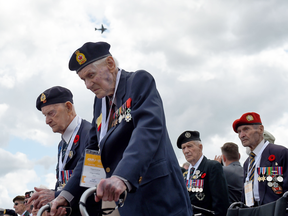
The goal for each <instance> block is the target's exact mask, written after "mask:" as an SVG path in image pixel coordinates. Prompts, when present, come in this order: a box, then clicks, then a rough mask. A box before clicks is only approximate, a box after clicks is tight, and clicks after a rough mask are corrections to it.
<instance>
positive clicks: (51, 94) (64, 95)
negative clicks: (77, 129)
mask: <svg viewBox="0 0 288 216" xmlns="http://www.w3.org/2000/svg"><path fill="white" fill-rule="evenodd" d="M67 101H70V102H71V103H72V104H73V95H72V93H71V91H70V90H69V89H67V88H64V87H61V86H54V87H52V88H49V89H47V90H46V91H44V92H43V93H42V94H40V95H39V96H38V98H37V100H36V107H37V109H38V110H40V111H41V108H42V107H44V106H47V105H51V104H57V103H65V102H67Z"/></svg>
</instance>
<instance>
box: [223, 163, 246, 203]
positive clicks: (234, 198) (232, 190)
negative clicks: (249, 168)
mask: <svg viewBox="0 0 288 216" xmlns="http://www.w3.org/2000/svg"><path fill="white" fill-rule="evenodd" d="M223 172H224V175H225V178H226V181H227V185H228V193H229V204H232V203H233V202H240V201H241V196H242V191H243V178H244V172H243V167H242V166H241V164H240V162H239V161H235V162H232V163H231V164H229V165H228V166H224V167H223Z"/></svg>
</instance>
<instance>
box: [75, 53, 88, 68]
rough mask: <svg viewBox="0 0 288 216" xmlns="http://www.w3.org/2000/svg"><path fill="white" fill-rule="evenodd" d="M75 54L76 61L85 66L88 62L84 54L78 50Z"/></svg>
mask: <svg viewBox="0 0 288 216" xmlns="http://www.w3.org/2000/svg"><path fill="white" fill-rule="evenodd" d="M75 54H76V60H77V62H78V63H79V64H80V65H82V64H84V63H85V62H86V61H87V59H86V57H85V55H84V54H83V53H80V52H79V50H77V51H76V52H75Z"/></svg>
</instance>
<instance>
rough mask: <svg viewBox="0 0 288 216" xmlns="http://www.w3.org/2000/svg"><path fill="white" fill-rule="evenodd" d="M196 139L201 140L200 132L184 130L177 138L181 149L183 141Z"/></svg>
mask: <svg viewBox="0 0 288 216" xmlns="http://www.w3.org/2000/svg"><path fill="white" fill-rule="evenodd" d="M194 140H198V141H201V139H200V133H199V132H198V131H184V132H183V133H182V134H181V135H180V136H179V137H178V139H177V147H178V148H180V149H181V145H182V144H183V143H187V142H189V141H194Z"/></svg>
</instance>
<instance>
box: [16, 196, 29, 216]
mask: <svg viewBox="0 0 288 216" xmlns="http://www.w3.org/2000/svg"><path fill="white" fill-rule="evenodd" d="M24 200H25V196H16V197H15V198H14V199H13V203H14V206H13V208H14V209H15V212H16V213H17V214H19V215H22V216H29V213H28V212H26V206H25V204H24ZM24 212H25V213H24Z"/></svg>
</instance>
